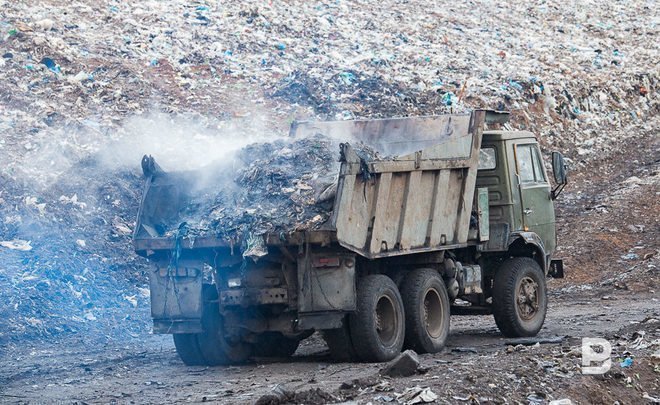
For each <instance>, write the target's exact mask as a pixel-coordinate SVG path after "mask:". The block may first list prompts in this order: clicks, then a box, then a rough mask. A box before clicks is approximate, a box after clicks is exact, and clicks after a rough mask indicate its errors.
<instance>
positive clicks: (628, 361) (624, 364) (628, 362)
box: [619, 357, 633, 368]
mask: <svg viewBox="0 0 660 405" xmlns="http://www.w3.org/2000/svg"><path fill="white" fill-rule="evenodd" d="M632 365H633V359H631V358H630V357H626V358H625V359H624V360H623V361H622V362H620V363H619V366H621V368H628V367H630V366H632Z"/></svg>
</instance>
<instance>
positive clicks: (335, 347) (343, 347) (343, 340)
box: [322, 318, 359, 362]
mask: <svg viewBox="0 0 660 405" xmlns="http://www.w3.org/2000/svg"><path fill="white" fill-rule="evenodd" d="M322 333H323V340H325V342H326V343H327V344H328V349H329V350H330V356H331V357H332V358H333V359H334V360H335V361H339V362H351V361H356V360H359V357H358V355H357V353H356V352H355V347H353V341H352V340H351V332H350V330H349V325H348V318H345V319H344V322H343V325H342V327H341V328H339V329H326V330H324V331H323V332H322Z"/></svg>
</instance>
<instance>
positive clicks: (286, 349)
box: [253, 332, 300, 357]
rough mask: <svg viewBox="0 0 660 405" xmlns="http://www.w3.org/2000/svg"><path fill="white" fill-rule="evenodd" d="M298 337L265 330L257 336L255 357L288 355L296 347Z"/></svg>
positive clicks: (291, 353)
mask: <svg viewBox="0 0 660 405" xmlns="http://www.w3.org/2000/svg"><path fill="white" fill-rule="evenodd" d="M298 344H300V339H296V338H290V337H286V336H284V335H283V334H281V333H279V332H265V333H262V334H260V335H259V336H258V337H257V342H256V343H255V345H254V353H253V355H254V356H255V357H290V356H292V355H293V353H295V352H296V350H297V349H298Z"/></svg>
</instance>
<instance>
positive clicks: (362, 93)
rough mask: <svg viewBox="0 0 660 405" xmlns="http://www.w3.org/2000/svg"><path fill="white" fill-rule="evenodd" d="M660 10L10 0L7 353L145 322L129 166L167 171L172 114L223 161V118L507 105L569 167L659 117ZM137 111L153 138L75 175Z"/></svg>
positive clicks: (0, 111) (0, 105)
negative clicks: (148, 162)
mask: <svg viewBox="0 0 660 405" xmlns="http://www.w3.org/2000/svg"><path fill="white" fill-rule="evenodd" d="M657 19H658V9H657V7H653V4H652V3H649V2H647V1H642V0H631V1H628V2H625V3H615V2H596V1H587V2H580V3H576V4H571V5H570V6H567V5H566V3H565V2H560V1H558V0H551V1H549V2H548V1H541V0H535V1H532V2H511V3H497V2H477V3H474V2H472V3H469V2H468V3H457V2H431V1H421V2H398V1H394V0H385V1H374V0H368V1H363V2H359V3H357V2H356V3H353V2H331V3H315V2H302V1H298V2H293V3H292V2H265V3H263V4H262V3H260V4H258V5H252V4H248V3H246V2H242V1H237V0H229V1H223V2H211V1H206V0H196V1H192V2H191V1H183V0H170V1H167V2H163V1H156V0H147V1H143V2H140V3H139V4H138V3H136V2H122V1H119V0H110V1H103V2H102V1H98V0H83V1H78V2H56V1H52V0H36V1H30V2H4V3H3V4H2V14H1V15H0V80H1V81H2V84H3V85H2V86H1V87H0V162H2V165H1V166H0V243H1V244H0V260H2V262H3V267H0V299H1V300H2V301H3V302H8V303H9V305H5V306H0V344H4V343H7V342H8V341H9V342H15V341H19V340H20V339H22V338H28V337H29V338H32V339H35V340H38V339H53V338H54V337H55V336H57V335H58V334H60V333H62V332H66V331H69V332H74V331H83V330H85V328H87V329H90V330H94V328H96V329H98V330H100V331H101V332H102V333H105V336H107V335H109V333H108V331H110V330H113V329H112V328H115V329H116V331H117V333H113V334H112V336H114V337H115V338H116V337H118V336H121V335H122V334H126V332H127V329H129V330H130V329H131V328H132V326H131V327H129V326H127V325H128V324H129V322H126V321H125V320H119V318H118V317H119V316H120V315H119V314H121V313H123V314H124V316H125V314H126V313H129V314H130V315H129V316H131V317H134V318H135V323H134V324H133V325H134V327H135V330H142V329H144V330H146V329H148V327H149V317H148V314H147V313H146V311H143V312H139V311H137V310H135V308H134V307H133V303H134V302H136V300H137V303H138V308H143V305H142V304H141V303H143V302H147V298H146V297H143V296H142V295H140V294H141V293H140V291H141V290H139V289H138V288H141V286H143V283H144V282H145V275H144V273H143V271H144V269H146V266H147V265H146V263H145V262H144V261H141V259H139V258H135V257H134V256H133V254H132V252H131V246H130V232H131V231H132V229H133V228H132V227H133V225H134V224H133V222H134V220H135V210H136V208H137V204H138V202H139V194H140V191H141V180H140V178H139V174H138V173H139V172H138V170H139V168H138V167H139V158H140V157H141V155H142V154H153V155H154V156H155V157H156V159H157V160H158V161H159V162H160V163H161V164H163V161H162V160H161V159H160V157H159V156H160V155H159V154H158V153H156V151H155V149H158V148H163V146H169V149H170V150H174V151H176V149H177V148H179V144H176V145H175V144H173V145H167V142H168V141H167V137H166V135H167V134H169V133H170V132H171V131H173V128H172V125H170V121H169V120H168V119H163V116H166V117H168V118H171V117H179V116H189V115H192V114H196V115H195V118H193V119H191V120H188V121H186V122H187V123H188V124H189V125H187V126H188V127H193V126H194V125H193V124H194V123H199V124H201V125H202V126H205V127H206V129H207V130H206V132H204V131H196V130H192V129H191V130H190V131H189V133H188V134H187V133H186V131H185V130H180V131H178V132H180V135H181V137H182V138H186V135H188V136H187V138H186V141H187V142H188V144H195V143H200V142H201V143H202V144H203V145H211V146H213V147H207V148H206V150H198V152H199V153H200V154H203V153H204V152H207V153H210V154H216V155H222V154H223V153H221V152H225V150H223V146H222V145H224V144H222V142H220V143H217V142H213V140H214V139H215V140H218V139H220V138H221V137H224V136H225V135H224V133H223V131H222V130H221V129H220V128H221V127H223V128H224V126H227V125H229V126H231V125H232V124H234V126H236V127H241V126H245V125H246V124H248V123H254V122H256V121H259V122H262V123H264V122H265V123H267V126H268V128H267V130H268V131H267V132H269V133H271V134H273V137H274V138H275V137H279V136H282V135H284V134H285V133H286V131H287V129H288V126H289V124H290V121H291V120H292V119H310V120H324V119H345V118H373V117H392V116H407V115H428V114H436V113H444V112H449V111H453V112H461V111H464V110H467V109H470V108H495V109H505V110H511V111H512V112H513V114H512V122H511V127H512V128H520V129H529V130H532V131H534V132H535V133H537V134H539V138H540V141H541V142H542V143H543V144H544V146H545V147H546V150H551V149H559V150H561V151H562V152H563V153H564V154H565V155H567V157H568V158H569V159H570V160H571V162H570V163H571V164H572V166H574V167H579V166H581V165H588V164H590V162H592V161H595V160H598V159H600V158H604V157H607V156H615V155H616V153H617V152H618V151H619V149H620V147H621V146H622V145H625V144H627V143H629V142H630V141H631V140H634V139H635V137H638V136H639V134H640V133H642V132H645V133H648V132H650V131H652V130H653V129H654V128H657V126H658V117H659V116H660V114H658V99H659V98H658V77H659V71H658V66H657V62H656V61H657V60H658V49H657V46H655V45H654V44H655V43H656V42H657V40H656V39H657V34H658V25H657ZM153 111H159V112H160V113H161V114H159V115H152V114H151V113H152V112H153ZM136 119H137V120H139V121H140V122H141V124H140V125H139V126H138V127H139V128H142V129H149V128H150V127H153V128H157V129H158V134H157V135H158V136H153V137H151V138H150V142H144V143H135V144H133V145H132V148H130V149H122V150H119V151H117V152H111V154H112V155H113V158H118V159H119V158H121V159H122V164H121V165H118V166H115V167H107V166H105V167H104V168H103V170H101V169H98V170H96V171H94V170H92V171H89V170H87V171H86V170H85V169H84V167H85V166H84V164H82V163H81V162H84V161H85V159H90V156H91V157H92V161H94V160H95V158H94V156H97V154H98V153H99V152H102V151H103V149H104V148H105V147H106V146H107V145H108V144H109V142H110V141H122V140H127V139H128V140H131V139H133V138H134V137H135V136H136V131H135V126H134V125H132V124H131V122H133V121H135V120H136ZM200 132H204V133H203V134H200ZM200 137H201V138H203V139H201V138H200ZM248 137H249V136H248V135H246V136H245V138H246V139H247V138H248ZM208 139H211V140H212V142H210V143H208V144H207V143H204V142H206V140H208ZM246 139H244V140H243V141H241V142H239V144H240V147H244V146H245V145H247V144H250V143H253V141H250V142H248V141H246ZM202 141H203V142H202ZM262 141H263V139H262ZM218 145H220V146H218ZM240 147H236V146H235V145H233V146H232V147H231V148H228V149H227V150H231V151H236V150H238V149H240ZM133 154H135V156H133ZM221 157H222V156H221ZM181 160H182V161H183V163H196V162H197V161H205V159H202V158H199V159H190V158H189V156H187V155H182V159H181ZM61 161H64V162H65V164H63V165H61V164H60V162H61ZM128 162H131V163H130V165H129V166H127V164H128ZM163 167H166V166H165V165H163ZM168 168H172V169H173V170H179V169H183V166H168ZM256 174H258V173H257V172H248V171H245V172H244V173H243V175H244V176H245V177H244V180H248V179H249V178H250V177H249V176H253V175H256ZM289 180H290V181H289ZM294 180H299V181H297V182H294ZM288 181H289V183H288V185H287V186H286V187H282V188H280V191H279V192H281V194H280V195H279V196H278V198H281V200H280V201H285V202H286V203H287V204H291V203H290V202H289V201H292V202H293V205H294V206H298V207H302V206H304V207H306V209H305V210H304V212H305V215H307V214H309V216H310V217H311V219H313V218H314V217H316V215H321V216H322V217H324V215H325V214H324V212H325V211H324V212H317V211H315V210H316V208H314V209H311V210H310V209H309V208H310V207H312V206H311V205H309V204H307V201H311V200H310V198H311V197H312V196H314V198H316V194H315V193H316V191H317V189H316V188H315V187H316V185H315V184H312V183H313V182H312V179H307V178H302V175H301V176H299V177H296V178H295V179H293V178H291V179H288ZM319 185H320V183H319ZM307 186H311V187H312V188H313V189H314V190H305V189H303V188H306V187H307ZM106 188H109V191H108V192H105V191H103V190H105V189H106ZM283 188H287V189H290V188H294V189H295V191H294V192H292V193H290V194H289V193H286V192H284V191H282V189H283ZM113 190H114V191H113ZM261 191H262V189H260V188H255V189H254V190H252V191H251V192H253V193H256V194H255V198H260V196H259V194H258V193H259V192H261ZM275 191H277V190H275ZM312 191H313V192H312ZM287 194H288V197H286V198H289V200H287V199H286V198H285V196H286V195H287ZM105 196H109V198H107V199H106V197H105ZM291 196H293V197H294V198H297V197H299V196H301V200H300V201H298V202H295V201H294V200H291ZM115 201H119V202H118V204H113V203H114V202H115ZM296 204H298V205H296ZM300 204H302V205H300ZM305 204H307V205H305ZM271 209H272V208H271ZM294 210H295V207H294ZM202 211H203V210H202ZM288 212H293V211H288ZM312 214H313V215H312ZM226 218H229V216H227V217H226ZM193 219H194V218H193ZM302 219H303V220H304V221H302V222H305V221H307V220H308V219H309V218H308V217H303V218H302ZM220 220H224V219H222V218H220ZM262 220H263V221H264V222H265V223H272V221H271V222H269V221H270V218H262ZM296 221H299V219H298V218H297V217H296ZM191 223H192V224H193V225H195V222H194V220H193V221H191ZM315 223H316V222H315ZM197 224H199V222H198V223H197ZM202 225H204V224H202ZM174 226H178V224H172V227H171V228H170V230H172V229H174ZM204 226H206V225H204ZM223 228H224V227H223ZM115 235H117V236H115ZM83 290H84V291H83ZM141 300H143V301H141ZM103 308H111V309H110V310H108V311H109V312H108V316H105V315H99V314H100V313H103V312H104V311H105V309H103ZM131 308H132V309H131ZM88 314H89V315H88ZM115 315H117V318H115ZM140 317H141V318H140ZM138 318H139V319H138ZM140 328H142V329H140ZM10 337H11V338H10Z"/></svg>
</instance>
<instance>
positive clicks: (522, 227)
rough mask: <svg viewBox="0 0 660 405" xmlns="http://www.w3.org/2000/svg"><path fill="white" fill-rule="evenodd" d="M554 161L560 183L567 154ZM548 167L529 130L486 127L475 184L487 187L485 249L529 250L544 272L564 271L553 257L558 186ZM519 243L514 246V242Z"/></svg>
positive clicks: (564, 177)
mask: <svg viewBox="0 0 660 405" xmlns="http://www.w3.org/2000/svg"><path fill="white" fill-rule="evenodd" d="M553 162H554V164H555V166H556V168H553V173H555V172H556V173H557V176H556V182H557V183H558V185H559V187H562V186H563V185H564V184H565V183H566V174H565V166H564V162H563V157H561V155H560V154H558V153H557V152H555V153H554V154H553ZM547 173H548V172H547V170H546V169H545V165H544V162H543V159H542V155H541V151H540V148H539V144H538V142H537V140H536V137H535V135H534V134H532V133H531V132H524V131H520V132H517V131H516V132H514V131H484V134H483V141H482V144H481V150H480V160H479V171H478V175H477V187H479V188H481V187H485V188H488V208H489V226H490V240H489V242H488V244H487V245H486V248H485V249H484V250H483V251H484V252H502V251H507V252H508V251H509V250H510V249H527V250H530V251H531V252H532V253H531V254H532V256H533V257H534V259H535V260H536V261H537V262H538V263H539V266H541V268H542V269H544V271H545V272H546V273H548V272H549V271H552V274H553V275H557V276H560V275H561V274H559V273H555V272H558V271H561V270H562V268H561V262H560V261H555V263H554V265H555V266H556V267H554V268H552V269H551V267H550V265H551V264H552V260H551V257H552V255H553V253H554V251H555V248H556V246H557V234H556V231H555V211H554V206H553V200H554V199H555V198H556V197H557V196H558V191H560V190H561V188H558V189H554V190H553V188H552V186H551V184H550V179H549V177H548V174H547ZM514 244H516V245H514Z"/></svg>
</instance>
